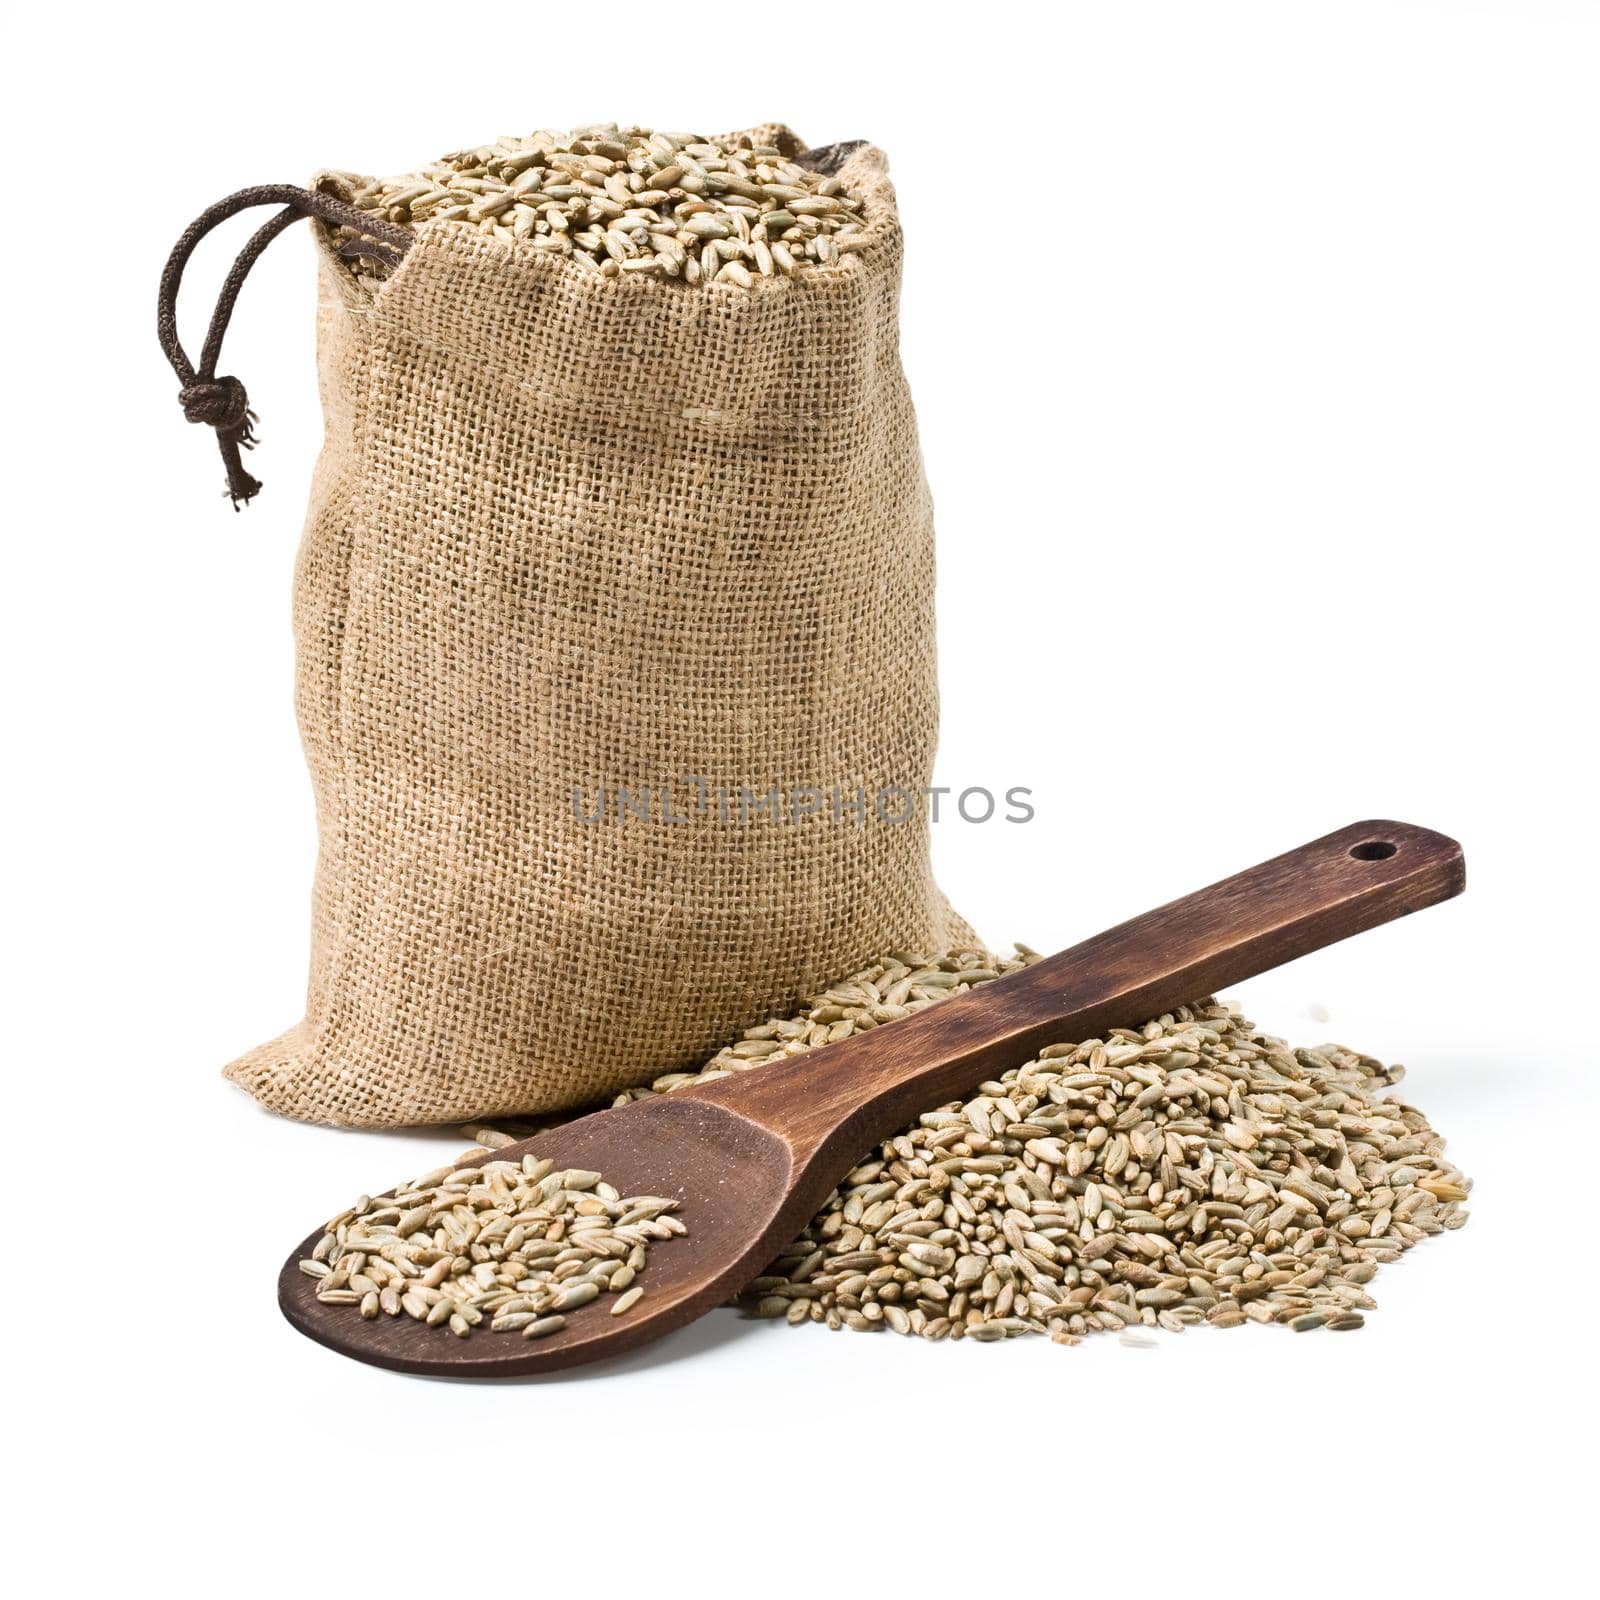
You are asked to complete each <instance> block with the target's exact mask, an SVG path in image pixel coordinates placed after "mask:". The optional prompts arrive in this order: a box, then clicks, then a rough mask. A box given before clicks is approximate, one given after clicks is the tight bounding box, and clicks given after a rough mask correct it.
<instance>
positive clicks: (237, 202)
mask: <svg viewBox="0 0 1600 1600" xmlns="http://www.w3.org/2000/svg"><path fill="white" fill-rule="evenodd" d="M266 205H279V206H283V207H285V208H286V209H285V210H283V211H280V212H279V213H278V214H277V216H275V217H273V218H272V220H271V221H270V222H267V223H264V224H263V225H262V226H261V227H260V228H258V229H257V230H256V232H255V233H254V234H253V235H252V236H251V238H250V242H249V243H248V244H246V245H245V247H244V249H243V250H241V251H240V252H239V256H238V259H237V260H236V261H235V262H234V263H233V266H232V268H231V269H230V271H229V273H228V276H227V277H226V278H225V279H224V280H223V284H222V289H221V291H220V292H219V293H218V295H217V304H216V309H215V310H214V311H213V312H212V313H211V326H210V328H209V329H208V330H207V332H206V342H205V344H204V346H203V347H202V349H201V351H200V364H199V366H198V367H196V366H195V365H194V364H193V363H192V362H191V361H190V360H189V357H188V355H187V354H186V353H185V351H184V348H183V346H182V344H180V343H179V341H178V291H179V289H180V288H181V287H182V285H183V272H184V268H185V267H186V266H188V264H189V257H190V256H192V255H193V254H194V251H195V247H196V246H197V245H198V244H199V243H200V241H201V240H202V239H204V238H205V237H206V235H207V234H208V233H210V232H211V230H212V229H213V228H215V227H216V226H217V225H218V224H219V223H222V222H226V221H227V220H228V218H229V217H232V216H235V215H237V214H238V213H239V212H241V211H248V210H250V209H251V208H252V207H253V206H266ZM301 217H316V218H318V219H319V220H321V221H322V222H325V223H327V224H328V225H329V226H330V227H345V228H353V229H356V230H358V231H359V232H360V233H362V234H364V235H365V236H366V237H365V238H364V239H360V240H355V241H352V242H351V244H350V245H349V246H347V247H346V248H345V250H344V251H343V252H342V253H344V254H346V255H363V256H369V257H372V258H374V259H376V260H379V261H382V262H384V263H385V264H386V265H387V266H390V267H393V266H395V265H396V264H397V263H398V262H399V260H400V257H401V256H403V255H404V254H405V253H406V251H407V250H408V249H410V247H411V245H412V244H413V242H414V236H413V235H412V234H411V233H410V232H408V231H407V230H406V229H405V228H402V227H398V226H397V225H396V224H394V223H392V222H386V221H384V220H383V219H381V218H379V217H374V216H371V215H369V214H368V213H367V212H365V211H358V210H357V209H356V208H355V207H354V206H351V205H346V204H345V202H344V201H343V200H339V199H336V198H335V197H334V196H333V195H331V194H322V193H320V192H318V191H317V190H314V189H301V188H297V187H296V186H295V185H294V184H289V183H262V184H257V185H256V186H255V187H253V188H250V189H241V190H239V192H238V193H237V194H231V195H229V196H228V197H227V199H226V200H219V201H217V203H216V204H215V205H214V206H210V207H208V208H207V209H206V210H205V211H202V212H201V213H200V215H199V216H198V217H196V218H195V220H194V221H193V222H191V223H190V224H189V226H188V227H187V228H185V229H184V231H183V237H182V238H180V239H179V240H178V242H177V244H176V245H174V246H173V249H172V254H171V255H170V256H169V257H168V258H167V265H166V268H165V270H164V271H163V272H162V274H161V290H160V295H159V298H158V300H157V306H156V334H157V337H158V338H159V339H160V340H161V348H162V351H163V352H164V353H165V355H166V358H167V360H168V361H170V362H171V363H172V370H173V371H174V372H175V373H177V375H178V383H179V385H180V387H179V389H178V402H179V404H180V405H181V406H182V407H183V414H184V416H185V417H187V418H188V419H189V421H190V422H202V423H204V424H205V425H206V426H207V427H209V428H214V429H215V430H216V434H217V447H218V448H219V449H220V450H221V452H222V463H223V465H224V466H225V467H226V468H227V472H228V498H229V499H230V500H232V501H233V508H234V510H235V511H237V510H238V509H239V507H240V506H241V505H243V504H244V503H245V502H246V501H247V500H250V499H252V498H254V496H255V495H256V494H257V493H258V492H259V491H260V488H261V484H260V483H259V481H258V480H257V479H255V478H253V477H251V475H250V474H249V473H248V472H246V471H245V469H244V460H243V455H242V452H243V451H246V450H249V449H251V448H252V447H253V446H254V444H255V442H256V438H255V426H254V425H255V421H256V415H255V413H254V412H253V411H252V410H251V409H250V398H249V396H248V395H247V394H246V393H245V388H244V385H243V384H242V383H240V381H239V380H238V379H237V378H234V377H229V376H227V375H224V376H222V377H218V376H217V362H218V360H219V359H220V358H221V355H222V338H223V335H224V334H225V333H226V332H227V331H228V320H229V318H230V317H232V315H233V306H234V302H235V301H236V300H237V299H238V298H239V291H240V290H241V289H242V288H243V287H244V280H245V279H246V278H247V277H248V276H249V275H250V269H251V267H253V266H254V265H255V264H256V262H257V261H258V260H259V259H260V257H261V254H262V252H263V251H264V250H265V249H266V248H267V246H268V245H269V244H271V243H272V241H273V240H274V239H276V238H277V237H278V235H279V234H280V233H282V232H283V230H284V229H285V228H287V227H289V226H290V225H291V224H292V223H295V222H298V221H299V220H300V218H301Z"/></svg>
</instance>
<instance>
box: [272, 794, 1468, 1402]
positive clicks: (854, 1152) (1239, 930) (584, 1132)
mask: <svg viewBox="0 0 1600 1600" xmlns="http://www.w3.org/2000/svg"><path fill="white" fill-rule="evenodd" d="M1464 883H1465V868H1464V864H1463V861H1462V855H1461V847H1460V846H1459V845H1458V844H1456V842H1455V841H1454V840H1452V839H1446V838H1445V837H1443V835H1441V834H1437V833H1430V832H1429V831H1428V830H1427V829H1425V828H1415V827H1410V826H1408V825H1406V824H1405V823H1398V822H1358V823H1356V824H1354V825H1353V826H1352V827H1348V828H1344V829H1341V830H1340V831H1339V832H1338V833H1330V834H1329V835H1328V836H1327V837H1326V838H1323V839H1318V840H1316V841H1315V842H1314V843H1312V844H1308V845H1302V846H1301V848H1300V849H1298V850H1291V851H1290V852H1289V853H1288V854H1287V855H1282V856H1277V857H1275V858H1274V859H1273V860H1271V861H1267V862H1264V863H1263V864H1262V865H1261V866H1258V867H1252V868H1251V869H1250V870H1249V871H1248V872H1241V873H1239V874H1237V875H1236V876H1235V877H1232V878H1225V879H1224V880H1223V881H1222V882H1221V883H1215V884H1212V886H1211V887H1210V888H1209V889H1201V890H1200V891H1199V892H1198V893H1196V894H1192V895H1189V896H1188V897H1187V898H1186V899H1183V900H1175V901H1173V902H1172V904H1170V905H1166V906H1162V907H1161V908H1160V909H1159V910H1156V911H1148V912H1146V913H1145V914H1144V915H1143V916H1142V917H1135V918H1134V919H1133V921H1131V922H1124V923H1123V924H1122V925H1121V926H1120V927H1116V928H1112V929H1110V930H1109V931H1108V932H1106V933H1102V934H1099V935H1098V936H1097V937H1095V938H1093V939H1090V940H1087V941H1086V942H1085V943H1083V944H1080V945H1077V946H1076V947H1075V948H1073V949H1071V950H1067V951H1064V952H1062V954H1060V955H1057V956H1051V957H1050V958H1049V959H1047V960H1044V961H1040V962H1038V963H1037V964H1036V965H1034V966H1032V967H1029V968H1028V969H1027V970H1026V971H1023V972H1018V973H1014V974H1012V975H1011V976H1009V977H1006V978H1002V979H999V980H997V981H995V982H991V983H986V984H984V985H983V986H982V987H981V988H978V989H974V990H973V991H972V992H971V993H969V994H966V995H963V996H961V997H960V998H959V999H955V1000H947V1001H945V1002H943V1003H942V1004H940V1005H936V1006H930V1007H929V1008H928V1009H927V1010H925V1011H923V1012H920V1013H919V1014H917V1015H915V1016H912V1017H908V1018H906V1019H905V1020H904V1021H902V1022H897V1023H895V1024H894V1026H892V1027H881V1028H874V1029H872V1030H871V1031H870V1032H866V1033H859V1034H856V1035H855V1036H854V1037H852V1038H850V1039H846V1040H843V1041H841V1042H840V1043H838V1044H834V1045H829V1046H828V1047H827V1048H826V1049H824V1050H821V1051H819V1052H814V1053H811V1054H807V1055H803V1056H796V1057H791V1058H789V1059H787V1060H783V1061H779V1062H777V1063H775V1064H773V1065H771V1066H763V1067H759V1068H757V1069H754V1070H752V1071H750V1072H743V1073H739V1074H736V1075H734V1076H731V1077H727V1078H722V1079H718V1080H716V1081H714V1082H712V1083H709V1084H706V1085H704V1086H702V1087H698V1088H693V1089H684V1090H680V1091H678V1092H676V1093H674V1094H666V1095H654V1096H651V1097H650V1098H649V1099H647V1100H640V1101H636V1102H634V1103H633V1104H631V1105H628V1106H624V1107H622V1108H620V1109H618V1110H615V1111H597V1112H595V1113H593V1114H592V1115H590V1116H586V1117H580V1118H578V1119H577V1120H576V1121H573V1122H569V1123H567V1124H565V1125H564V1126H563V1127H559V1128H553V1129H550V1130H549V1131H548V1132H544V1133H540V1134H537V1135H536V1136H535V1137H533V1138H532V1139H527V1140H523V1141H522V1142H521V1143H518V1144H514V1145H510V1146H508V1147H506V1148H504V1149H501V1150H494V1151H485V1152H484V1154H483V1155H482V1156H481V1157H477V1158H475V1161H476V1162H480V1163H481V1162H482V1161H490V1160H512V1161H516V1160H520V1159H521V1157H522V1156H523V1154H524V1153H525V1152H527V1151H532V1152H533V1153H534V1154H535V1155H537V1156H541V1157H542V1156H548V1157H549V1158H550V1159H551V1160H553V1161H554V1162H555V1164H556V1165H557V1166H558V1167H584V1168H589V1169H591V1170H594V1171H597V1172H600V1173H601V1174H603V1175H604V1177H605V1179H606V1181H607V1182H608V1183H611V1184H614V1185H615V1186H616V1187H617V1188H618V1189H619V1190H621V1192H622V1193H623V1194H659V1195H671V1196H674V1197H676V1198H677V1199H678V1200H679V1201H680V1209H679V1212H678V1215H679V1216H680V1217H682V1219H683V1221H684V1223H685V1224H686V1225H687V1227H688V1230H689V1231H688V1235H687V1237H685V1238H676V1239H669V1240H665V1241H663V1242H661V1243H659V1244H657V1245H656V1246H655V1248H654V1249H653V1250H652V1251H651V1252H650V1260H649V1264H648V1266H647V1267H646V1269H645V1272H644V1274H643V1275H642V1277H641V1279H640V1282H641V1285H642V1286H643V1288H644V1291H645V1293H644V1298H643V1299H642V1300H641V1301H640V1302H639V1303H638V1305H637V1306H636V1307H635V1308H634V1309H633V1310H632V1311H630V1312H627V1313H625V1314H624V1315H623V1316H621V1317H611V1316H608V1315H607V1314H606V1301H605V1300H604V1299H602V1300H599V1301H596V1302H595V1303H594V1304H593V1305H592V1306H590V1307H587V1308H585V1309H583V1310H581V1311H578V1312H575V1313H571V1314H569V1315H568V1318H567V1325H566V1327H565V1328H563V1329H562V1330H561V1331H560V1332H558V1333H556V1334H554V1335H552V1336H549V1337H547V1338H545V1339H542V1340H536V1341H531V1342H530V1341H528V1340H524V1339H522V1338H521V1337H519V1336H518V1335H517V1334H515V1333H504V1334H501V1333H493V1332H491V1331H489V1329H488V1328H487V1326H485V1327H484V1328H482V1329H480V1330H479V1331H477V1332H475V1333H474V1334H473V1335H472V1337H471V1338H469V1339H456V1338H453V1337H452V1336H451V1335H450V1334H449V1333H448V1332H447V1331H446V1330H444V1329H443V1328H430V1327H427V1326H425V1325H424V1324H422V1323H420V1322H417V1321H414V1320H413V1319H412V1318H410V1317H408V1316H404V1315H402V1316H398V1317H380V1318H379V1319H377V1320H376V1321H372V1322H366V1321H363V1320H362V1319H361V1318H359V1317H358V1316H357V1315H356V1314H355V1310H354V1308H353V1307H351V1306H347V1305H345V1306H326V1305H323V1304H322V1303H321V1302H320V1301H318V1299H317V1297H316V1289H315V1284H314V1282H313V1280H312V1279H310V1278H307V1277H306V1276H304V1275H303V1274H302V1273H301V1272H300V1271H299V1270H298V1269H297V1265H296V1263H297V1262H298V1261H299V1260H300V1259H301V1258H302V1257H304V1256H308V1255H310V1254H311V1251H312V1248H313V1247H314V1246H315V1244H316V1242H317V1240H318V1238H319V1237H320V1230H319V1231H318V1232H317V1233H313V1234H311V1235H309V1236H308V1237H307V1239H306V1240H305V1242H304V1243H303V1244H302V1245H300V1247H299V1248H298V1249H297V1250H295V1251H294V1253H293V1254H292V1255H291V1256H290V1257H289V1259H288V1261H287V1262H286V1263H285V1264H284V1268H283V1273H282V1275H281V1276H280V1278H279V1280H278V1302H279V1304H280V1305H281V1306H282V1308H283V1312H284V1315H285V1316H287V1317H288V1319H289V1320H290V1322H292V1323H293V1324H294V1325H295V1327H297V1328H298V1329H300V1331H301V1332H302V1333H304V1334H307V1335H309V1336H310V1337H311V1338H313V1339H316V1340H318V1341H320V1342H321V1343H322V1344H325V1345H327V1346H328V1347H329V1348H330V1349H333V1350H338V1351H340V1352H341V1353H342V1354H344V1355H348V1356H354V1357H355V1358H356V1359H357V1360H360V1361H370V1362H373V1363H375V1364H376V1365H378V1366H382V1367H393V1368H395V1369H397V1370H399V1371H401V1372H421V1373H432V1374H437V1375H443V1376H452V1377H482V1378H498V1377H514V1376H519V1375H522V1374H526V1373H539V1372H552V1371H554V1370H556V1369H557V1368H558V1367H569V1366H574V1365H576V1364H578V1363H579V1362H584V1361H597V1360H599V1359H601V1358H602V1357H605V1356H615V1355H621V1354H622V1353H623V1352H624V1351H627V1350H632V1349H635V1348H637V1347H638V1346H639V1345H642V1344H645V1343H647V1342H648V1341H650V1340H651V1339H658V1338H660V1337H661V1335H662V1334H664V1333H670V1332H671V1331H672V1330H673V1329H674V1328H680V1327H682V1326H683V1325H684V1324H685V1323H687V1322H691V1321H693V1320H694V1319H695V1318H696V1317H698V1316H700V1315H701V1314H702V1313H704V1312H706V1311H709V1310H711V1309H712V1307H714V1306H719V1305H721V1304H723V1303H724V1302H725V1301H726V1300H727V1299H728V1298H729V1296H730V1295H732V1294H734V1293H735V1292H736V1291H738V1290H739V1289H741V1288H742V1287H743V1286H744V1285H745V1284H746V1283H748V1282H749V1281H750V1279H751V1278H753V1277H755V1276H756V1275H757V1274H758V1273H759V1272H760V1271H761V1269H762V1268H763V1267H764V1266H766V1265H767V1263H768V1262H769V1261H771V1260H772V1258H773V1257H774V1256H776V1255H777V1254H778V1253H779V1252H780V1251H781V1250H782V1249H783V1248H784V1246H786V1245H788V1244H790V1243H791V1242H792V1241H793V1240H794V1238H795V1237H796V1236H797V1235H798V1234H799V1232H800V1231H801V1229H802V1228H803V1227H804V1226H805V1225H806V1223H807V1222H808V1221H810V1219H811V1217H812V1216H813V1215H814V1214H815V1212H816V1210H817V1208H818V1206H820V1205H821V1203H822V1202H823V1200H824V1199H825V1198H826V1197H827V1195H828V1193H829V1191H830V1190H831V1189H833V1188H834V1186H835V1185H836V1184H838V1183H839V1182H840V1180H841V1179H842V1178H843V1177H844V1176H845V1174H846V1173H847V1172H848V1171H849V1170H850V1168H851V1167H852V1166H854V1165H855V1164H856V1162H858V1161H859V1160H861V1159H862V1157H863V1156H864V1155H865V1153H866V1152H867V1151H868V1150H869V1149H870V1148H871V1146H872V1145H873V1144H875V1143H876V1142H877V1141H878V1140H880V1139H882V1138H884V1137H885V1136H886V1135H887V1134H890V1133H892V1132H893V1131H894V1130H896V1129H897V1128H901V1127H904V1126H905V1125H906V1124H907V1123H909V1122H911V1121H914V1120H915V1118H916V1117H917V1116H918V1115H919V1114H920V1113H921V1112H923V1111H925V1110H927V1109H928V1107H930V1106H935V1105H938V1104H940V1103H941V1102H942V1101H947V1100H950V1099H953V1098H954V1097H956V1096H958V1095H961V1094H964V1093H966V1092H967V1091H969V1090H970V1089H972V1087H973V1086H974V1085H975V1084H978V1083H981V1082H982V1081H983V1080H984V1079H985V1078H989V1077H993V1076H995V1075H997V1074H998V1073H1000V1072H1003V1071H1005V1070H1006V1069H1008V1068H1010V1067H1014V1066H1018V1065H1020V1064H1021V1063H1022V1062H1023V1061H1026V1060H1027V1059H1028V1058H1029V1057H1030V1056H1031V1055H1032V1054H1033V1053H1034V1052H1035V1051H1036V1050H1038V1049H1040V1048H1042V1047H1043V1046H1045V1045H1047V1044H1051V1043H1054V1042H1056V1041H1059V1040H1078V1039H1088V1038H1093V1037H1095V1036H1096V1035H1099V1034H1103V1033H1104V1032H1105V1030H1106V1029H1108V1028H1112V1027H1118V1026H1122V1027H1126V1026H1129V1025H1131V1024H1135V1023H1139V1022H1142V1021H1144V1020H1145V1019H1146V1018H1148V1017H1152V1016H1156V1015H1158V1014H1159V1013H1161V1012H1163V1011H1166V1010H1169V1009H1170V1008H1172V1007H1173V1006H1177V1005H1180V1004H1182V1003H1183V1002H1184V1001H1186V1000H1193V999H1195V998H1197V997H1199V996H1201V995H1208V994H1212V993H1214V992H1215V991H1216V990H1218V989H1220V988H1222V987H1224V986H1225V985H1228V984H1234V983H1239V982H1241V981H1242V980H1243V979H1246V978H1250V977H1254V976H1255V975H1256V974H1258V973H1261V972H1265V971H1267V970H1268V969H1270V968H1272V967H1275V966H1278V965H1280V964H1281V963H1283V962H1285V961H1292V960H1294V958H1295V957H1296V956H1303V955H1306V954H1307V953H1309V952H1310V951H1312V950H1317V949H1320V948H1321V947H1322V946H1323V945H1328V944H1333V943H1334V942H1335V941H1337V940H1339V939H1345V938H1348V937H1349V936H1350V935H1351V934H1353V933H1361V932H1364V931H1365V930H1366V929H1368V928H1373V927H1376V926H1377V925H1378V924H1379V923H1382V922H1388V921H1390V920H1391V919H1392V918H1394V917H1398V916H1403V915H1404V914H1405V913H1406V912H1408V911H1416V910H1419V909H1421V908H1422V907H1423V906H1430V905H1434V904H1436V903H1437V902H1438V901H1440V900H1447V899H1449V898H1450V896H1452V895H1455V894H1459V893H1460V891H1461V889H1462V888H1463V886H1464Z"/></svg>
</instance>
